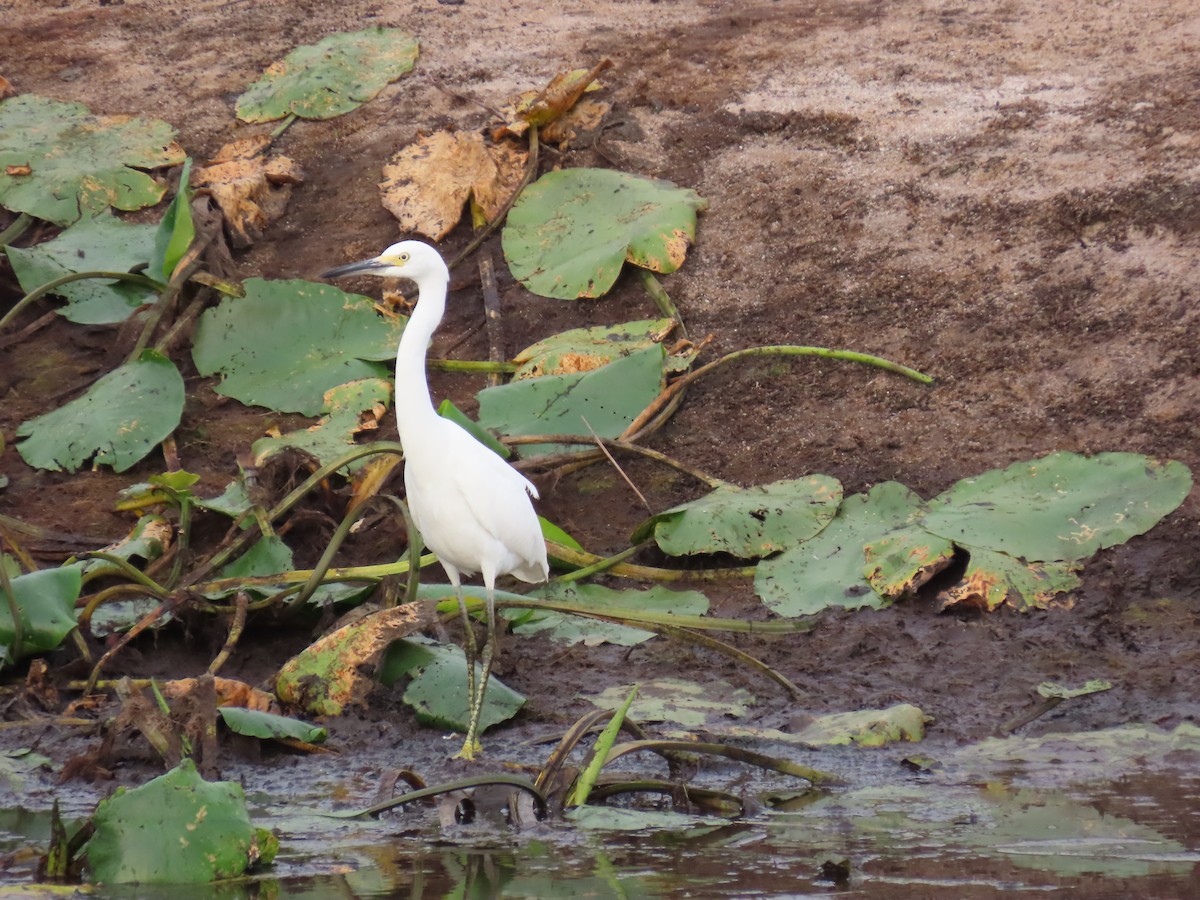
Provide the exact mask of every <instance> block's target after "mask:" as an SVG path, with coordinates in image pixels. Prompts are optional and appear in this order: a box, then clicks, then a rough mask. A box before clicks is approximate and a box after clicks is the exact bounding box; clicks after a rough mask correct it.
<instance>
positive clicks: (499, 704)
mask: <svg viewBox="0 0 1200 900" xmlns="http://www.w3.org/2000/svg"><path fill="white" fill-rule="evenodd" d="M387 656H388V659H387V663H386V667H387V670H388V676H387V678H388V679H389V680H394V679H395V678H396V677H398V676H399V675H400V674H401V673H402V674H404V675H407V676H408V677H409V679H410V680H409V682H408V685H407V687H405V689H404V702H405V703H406V704H408V705H409V706H411V707H412V708H413V710H414V711H415V712H416V714H417V721H419V722H421V723H422V724H423V725H431V726H433V727H435V728H450V729H452V730H454V731H461V732H465V731H466V730H467V722H468V720H469V718H470V708H469V703H468V697H467V658H466V656H465V655H464V654H463V652H462V650H461V649H460V648H458V647H454V646H450V645H447V644H439V643H437V642H436V641H431V640H429V639H428V638H422V637H417V636H413V637H410V638H406V639H405V640H402V641H399V642H397V643H396V644H395V645H394V646H393V647H391V649H389V650H388V654H387ZM482 674H483V670H482V667H480V666H479V664H478V663H476V665H475V677H476V678H477V679H478V678H480V677H482ZM385 683H387V682H386V681H385ZM524 705H525V698H524V697H523V696H522V695H521V694H518V693H517V692H516V691H514V690H513V689H512V688H510V687H508V686H507V685H506V684H504V683H503V682H502V681H500V680H499V679H498V678H496V677H495V676H492V677H491V678H489V679H488V685H487V694H485V695H484V700H483V709H482V711H481V712H480V714H479V733H480V734H482V733H483V732H484V731H486V730H487V729H488V728H491V727H492V726H493V725H497V724H499V723H500V722H505V721H507V720H509V719H511V718H512V717H513V716H515V715H516V714H517V712H518V710H520V708H521V707H522V706H524Z"/></svg>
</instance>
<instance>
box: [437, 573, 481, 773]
mask: <svg viewBox="0 0 1200 900" xmlns="http://www.w3.org/2000/svg"><path fill="white" fill-rule="evenodd" d="M442 566H443V567H444V568H445V569H446V575H447V576H449V578H450V583H451V584H453V585H454V596H455V597H457V598H458V613H459V615H460V616H462V624H463V653H464V655H465V656H466V657H467V706H468V709H473V708H474V706H475V661H476V659H478V658H479V645H478V644H476V643H475V629H474V628H473V627H472V625H471V614H470V613H469V612H467V600H466V597H464V596H463V589H462V581H461V580H460V579H459V577H458V570H456V569H451V568H450V567H449V566H446V564H445V563H444V562H443V563H442ZM475 743H476V744H478V743H479V742H478V741H476V742H475ZM456 758H461V759H474V756H473V755H471V756H468V755H467V747H466V746H465V745H464V746H463V749H462V752H461V753H459V754H458V756H457V757H456Z"/></svg>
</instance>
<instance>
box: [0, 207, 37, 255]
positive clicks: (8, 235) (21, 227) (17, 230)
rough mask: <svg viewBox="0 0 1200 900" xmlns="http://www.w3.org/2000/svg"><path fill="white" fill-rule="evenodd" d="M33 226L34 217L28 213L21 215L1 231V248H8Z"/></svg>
mask: <svg viewBox="0 0 1200 900" xmlns="http://www.w3.org/2000/svg"><path fill="white" fill-rule="evenodd" d="M32 224H33V216H31V215H29V213H27V212H23V213H21V214H20V215H19V216H17V218H16V220H15V221H14V222H13V223H12V224H11V225H9V226H8V227H7V228H5V229H4V230H3V231H0V247H7V246H8V245H9V244H11V243H12V242H13V241H15V240H16V239H17V238H19V237H20V236H21V235H23V234H24V233H25V232H26V231H27V230H28V228H29V226H30V225H32Z"/></svg>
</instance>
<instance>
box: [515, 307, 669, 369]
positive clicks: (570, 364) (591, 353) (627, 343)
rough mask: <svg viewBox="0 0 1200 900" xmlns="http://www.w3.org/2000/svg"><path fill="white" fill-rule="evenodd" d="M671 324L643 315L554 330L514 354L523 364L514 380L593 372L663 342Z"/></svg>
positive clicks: (517, 360)
mask: <svg viewBox="0 0 1200 900" xmlns="http://www.w3.org/2000/svg"><path fill="white" fill-rule="evenodd" d="M671 325H672V320H671V319H642V320H640V321H637V322H624V323H622V324H620V325H594V326H592V327H590V328H572V329H571V330H570V331H562V332H559V333H558V334H552V335H551V336H550V337H548V338H545V339H544V340H540V341H538V342H537V343H536V344H533V345H531V346H529V347H526V348H525V349H524V350H522V351H521V352H520V353H518V354H517V355H516V356H515V357H514V358H513V362H515V363H518V364H519V365H520V368H519V369H517V371H516V372H514V373H513V376H512V377H513V380H514V381H515V380H519V379H522V378H541V377H542V376H543V375H571V374H576V373H579V372H591V371H592V370H593V369H599V368H600V367H601V366H606V365H608V364H609V363H610V362H612V361H613V360H616V359H619V358H620V357H622V356H628V355H629V354H630V353H634V352H636V351H638V350H643V349H645V348H647V347H649V346H651V345H652V344H657V343H659V342H661V340H662V338H663V337H664V336H665V334H666V333H667V332H668V330H669V329H670V327H671Z"/></svg>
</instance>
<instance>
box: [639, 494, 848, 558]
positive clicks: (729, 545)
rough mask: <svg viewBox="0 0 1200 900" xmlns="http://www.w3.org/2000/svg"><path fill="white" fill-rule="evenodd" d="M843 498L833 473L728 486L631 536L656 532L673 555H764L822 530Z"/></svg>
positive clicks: (643, 536) (644, 525)
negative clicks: (753, 484) (767, 482)
mask: <svg viewBox="0 0 1200 900" xmlns="http://www.w3.org/2000/svg"><path fill="white" fill-rule="evenodd" d="M841 502H842V485H841V482H839V481H838V480H837V479H836V478H832V477H830V476H829V475H809V476H808V477H806V478H796V479H792V480H789V481H776V482H774V483H772V484H766V485H756V486H754V487H749V488H742V487H738V486H737V485H732V484H726V485H722V486H721V487H719V488H717V489H716V490H714V491H713V492H712V493H711V494H706V495H705V496H703V497H701V498H700V499H698V500H693V501H692V502H690V503H684V504H682V505H680V506H676V507H675V508H673V509H669V510H667V511H666V512H663V513H659V514H658V515H656V516H654V517H652V518H650V519H648V520H647V521H646V522H643V523H642V524H641V525H639V526H638V528H637V530H636V531H634V533H633V537H632V538H630V540H631V541H632V542H633V543H635V544H636V543H640V542H641V541H644V540H645V539H646V538H647V537H650V535H651V534H653V536H654V540H655V541H656V542H657V543H658V546H659V549H661V550H662V551H663V552H664V553H669V554H671V555H672V556H683V555H687V554H696V553H732V554H733V555H734V556H740V557H742V558H743V559H758V558H759V557H762V556H767V555H769V554H771V553H776V552H778V551H780V550H786V549H788V548H789V547H795V546H796V545H797V544H799V543H801V542H802V541H806V540H808V539H809V538H811V537H812V536H813V535H815V534H818V533H819V532H820V531H821V529H823V528H824V527H825V526H826V525H828V524H829V522H830V521H831V520H832V519H833V517H834V515H835V514H836V513H837V511H838V506H839V505H840V504H841Z"/></svg>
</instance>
